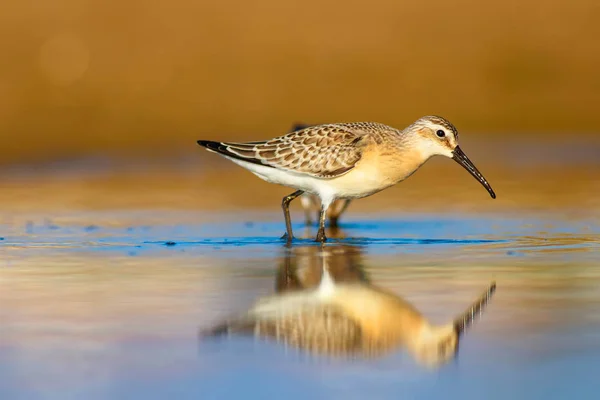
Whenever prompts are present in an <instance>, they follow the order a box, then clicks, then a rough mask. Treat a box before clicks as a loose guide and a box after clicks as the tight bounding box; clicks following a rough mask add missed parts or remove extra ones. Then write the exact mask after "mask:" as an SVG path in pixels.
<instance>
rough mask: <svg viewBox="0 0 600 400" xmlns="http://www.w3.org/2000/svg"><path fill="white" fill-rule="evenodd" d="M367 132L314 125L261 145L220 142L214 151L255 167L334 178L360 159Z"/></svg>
mask: <svg viewBox="0 0 600 400" xmlns="http://www.w3.org/2000/svg"><path fill="white" fill-rule="evenodd" d="M366 133H367V132H366V131H363V130H360V129H352V128H351V126H350V125H348V124H330V125H317V126H311V127H307V128H305V129H301V130H298V131H294V132H290V133H288V134H286V135H284V136H280V137H277V138H274V139H271V140H267V141H264V142H248V143H233V142H231V143H227V142H225V143H220V146H217V147H218V149H219V150H217V152H219V153H221V154H224V155H227V156H230V157H234V158H239V159H242V160H245V161H248V162H252V163H256V164H262V165H266V166H270V167H274V168H279V169H284V170H288V171H293V172H297V173H302V174H307V175H312V176H315V177H319V178H334V177H336V176H340V175H343V174H345V173H347V172H349V171H350V170H351V169H352V168H354V166H355V165H356V163H357V162H358V161H359V160H360V158H361V156H362V151H363V148H364V146H363V145H362V143H361V142H362V139H363V138H364V137H365V135H366Z"/></svg>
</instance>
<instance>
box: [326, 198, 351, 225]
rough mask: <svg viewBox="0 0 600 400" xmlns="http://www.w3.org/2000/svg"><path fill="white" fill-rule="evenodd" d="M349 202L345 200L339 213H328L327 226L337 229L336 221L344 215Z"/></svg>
mask: <svg viewBox="0 0 600 400" xmlns="http://www.w3.org/2000/svg"><path fill="white" fill-rule="evenodd" d="M351 201H352V200H350V199H345V200H344V205H343V206H342V208H340V210H339V211H337V212H333V211H330V212H329V226H331V227H334V228H337V226H338V221H339V219H340V215H342V214H343V213H344V211H346V208H348V206H349V205H350V202H351Z"/></svg>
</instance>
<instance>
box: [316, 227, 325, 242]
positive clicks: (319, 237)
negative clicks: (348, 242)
mask: <svg viewBox="0 0 600 400" xmlns="http://www.w3.org/2000/svg"><path fill="white" fill-rule="evenodd" d="M326 241H327V237H326V236H325V230H321V229H319V232H317V238H316V239H315V242H319V243H325V242H326Z"/></svg>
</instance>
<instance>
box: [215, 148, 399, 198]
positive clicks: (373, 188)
mask: <svg viewBox="0 0 600 400" xmlns="http://www.w3.org/2000/svg"><path fill="white" fill-rule="evenodd" d="M226 158H228V159H230V160H231V161H233V162H234V163H236V164H238V165H239V166H241V167H243V168H245V169H247V170H249V171H250V172H252V173H253V174H254V175H256V176H258V177H259V178H261V179H263V180H265V181H267V182H270V183H276V184H279V185H283V186H288V187H292V188H295V189H299V190H302V191H305V192H307V193H312V194H316V195H317V196H319V197H320V198H321V200H322V201H323V202H324V203H330V202H331V201H333V200H335V199H336V198H346V199H356V198H361V197H366V196H369V195H371V194H374V193H377V192H379V191H381V190H383V189H385V188H387V187H389V186H391V185H393V184H394V183H396V182H394V181H391V180H388V179H386V178H385V176H383V175H382V174H381V173H380V171H379V169H378V168H377V167H376V166H372V167H366V168H365V167H363V168H356V169H354V170H352V171H350V172H349V173H347V174H344V175H342V176H339V177H336V178H330V179H327V178H317V177H314V176H311V175H307V174H302V173H297V172H292V171H286V170H281V169H277V168H272V167H267V166H264V165H258V164H253V163H249V162H245V161H241V160H238V159H234V158H229V157H226Z"/></svg>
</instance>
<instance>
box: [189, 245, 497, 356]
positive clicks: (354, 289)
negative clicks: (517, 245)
mask: <svg viewBox="0 0 600 400" xmlns="http://www.w3.org/2000/svg"><path fill="white" fill-rule="evenodd" d="M360 258H361V254H360V249H359V248H357V247H355V246H344V245H325V246H323V247H320V246H309V247H294V248H292V249H288V250H287V252H286V254H285V257H284V260H283V263H282V265H281V266H280V269H279V271H278V274H277V278H276V291H277V293H276V294H275V295H273V296H269V297H265V298H262V299H260V300H258V301H257V302H256V303H255V304H254V305H253V306H252V307H251V308H250V310H248V311H247V312H245V313H243V314H242V315H240V316H238V317H235V318H232V319H229V320H227V321H225V322H223V323H221V324H219V325H217V326H215V327H213V328H211V329H208V330H203V331H201V333H200V334H201V338H207V337H217V336H223V335H228V334H240V335H252V336H255V337H257V338H264V339H268V340H273V341H276V342H279V343H282V344H284V345H286V346H289V347H295V348H298V349H301V350H304V351H308V352H310V353H314V354H320V355H328V356H338V357H339V356H343V357H349V356H351V357H377V356H382V355H384V354H387V353H389V352H392V351H394V350H398V349H400V348H405V349H406V350H408V352H409V353H410V354H411V355H412V356H413V357H414V358H415V359H416V361H417V362H418V363H419V364H422V365H424V366H427V367H438V366H441V365H443V364H445V363H447V362H448V361H450V360H452V359H453V358H454V357H455V355H456V353H457V351H458V343H459V340H460V338H461V336H462V335H463V334H464V332H465V330H466V328H468V327H469V325H471V323H472V322H473V321H474V319H475V318H476V317H477V315H478V314H479V313H480V312H481V311H482V310H483V308H484V306H485V305H486V304H487V302H488V301H489V299H490V298H491V296H492V294H493V292H494V290H495V287H496V286H495V284H494V283H492V284H491V285H490V286H489V288H488V289H487V290H486V291H485V292H484V293H483V294H482V295H481V296H480V297H479V298H478V299H477V300H475V302H473V304H471V305H470V306H469V307H468V308H467V310H466V311H465V312H463V313H462V314H460V315H459V316H458V317H457V318H455V319H454V320H453V321H451V322H449V323H447V324H445V325H440V326H437V325H432V324H430V323H429V322H428V321H427V319H426V318H425V317H424V316H423V315H422V314H421V313H420V312H419V311H418V310H417V309H416V308H415V307H414V306H413V305H411V304H410V303H408V302H407V301H406V300H404V299H403V298H402V297H400V296H398V295H396V294H394V293H391V292H389V291H387V290H385V289H383V288H380V287H377V286H376V285H374V284H372V283H371V282H370V281H369V280H368V279H367V277H366V276H365V274H364V273H363V271H362V268H361V267H360Z"/></svg>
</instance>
